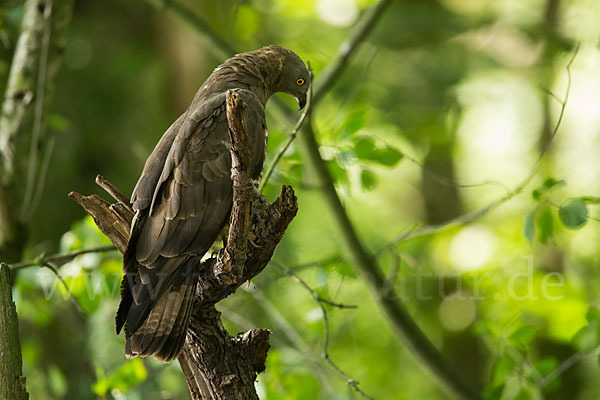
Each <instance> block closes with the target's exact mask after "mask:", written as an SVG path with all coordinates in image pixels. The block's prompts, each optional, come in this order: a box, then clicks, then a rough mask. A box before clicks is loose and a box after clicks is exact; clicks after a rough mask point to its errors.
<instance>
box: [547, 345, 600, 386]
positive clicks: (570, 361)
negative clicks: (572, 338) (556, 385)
mask: <svg viewBox="0 0 600 400" xmlns="http://www.w3.org/2000/svg"><path fill="white" fill-rule="evenodd" d="M598 355H600V351H599V350H596V351H592V352H590V353H587V354H586V353H582V352H579V351H578V352H577V353H575V354H573V355H572V356H570V357H569V358H567V359H566V360H564V361H563V362H562V363H560V365H559V366H558V367H556V368H555V369H554V371H552V372H550V373H549V374H548V375H546V376H544V377H543V378H541V379H540V380H538V382H537V384H538V386H540V387H541V388H545V387H546V386H548V385H549V384H550V382H552V381H553V380H554V379H556V378H557V377H559V376H560V375H562V374H564V373H565V372H566V371H567V370H568V369H569V368H571V367H573V366H574V365H575V364H577V363H578V362H580V361H582V360H585V359H588V358H596V357H598Z"/></svg>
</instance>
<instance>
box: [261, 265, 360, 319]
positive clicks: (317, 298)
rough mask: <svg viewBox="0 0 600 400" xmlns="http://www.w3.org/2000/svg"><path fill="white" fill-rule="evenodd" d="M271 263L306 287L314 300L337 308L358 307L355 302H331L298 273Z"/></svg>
mask: <svg viewBox="0 0 600 400" xmlns="http://www.w3.org/2000/svg"><path fill="white" fill-rule="evenodd" d="M271 264H273V265H274V266H275V267H277V268H278V269H279V270H281V272H283V273H284V274H286V275H287V276H289V277H290V278H292V279H293V280H294V281H295V282H297V283H299V284H300V285H302V286H303V287H304V289H306V290H307V291H308V292H309V293H310V294H311V295H312V297H313V299H314V300H315V301H317V302H319V303H325V304H328V305H330V306H333V307H337V308H358V306H357V305H355V304H342V303H336V302H333V301H331V300H328V299H326V298H324V297H322V296H321V295H320V294H319V293H317V292H315V290H314V289H313V288H311V287H310V286H309V284H308V283H306V282H305V281H304V280H302V278H300V277H299V276H298V275H296V274H295V273H294V272H293V271H292V270H291V269H289V268H286V267H284V266H283V265H281V264H279V263H277V262H274V261H271Z"/></svg>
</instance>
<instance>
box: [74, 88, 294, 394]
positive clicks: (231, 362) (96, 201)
mask: <svg viewBox="0 0 600 400" xmlns="http://www.w3.org/2000/svg"><path fill="white" fill-rule="evenodd" d="M243 109H244V102H243V99H242V98H241V97H240V95H239V94H238V93H236V92H234V91H229V92H228V93H227V117H228V121H229V125H230V132H231V139H232V147H231V157H232V180H233V189H234V190H233V209H232V212H231V220H230V227H229V239H228V241H227V246H226V247H225V248H224V249H222V250H221V251H219V253H218V254H217V255H216V256H214V257H212V258H210V259H208V260H207V261H205V262H203V263H200V262H199V263H198V290H197V292H196V300H195V304H194V313H193V316H192V320H191V323H190V328H189V330H188V334H187V338H186V343H185V346H184V348H183V352H182V353H181V355H180V356H179V363H180V365H181V368H182V369H183V372H184V375H185V377H186V380H187V383H188V387H189V389H190V394H191V396H192V399H194V400H199V399H215V400H222V399H258V396H257V395H256V391H255V389H254V381H255V380H256V374H257V373H260V372H262V371H264V369H265V361H266V357H267V350H268V348H269V333H270V332H269V331H268V330H267V329H253V330H250V331H248V332H245V333H240V334H238V335H237V336H235V337H232V336H230V335H229V334H228V333H227V331H226V330H225V329H224V328H223V324H222V323H221V314H220V313H219V312H218V311H217V310H216V308H215V304H216V303H217V302H219V301H220V300H222V299H224V298H225V297H227V296H229V295H230V294H233V293H234V292H235V291H236V290H237V288H238V287H239V286H240V285H241V284H242V283H244V282H246V281H249V280H251V279H252V278H254V277H255V276H256V275H258V274H259V273H260V272H261V271H262V270H263V269H264V268H265V266H266V265H267V263H268V262H269V260H270V259H271V257H272V255H273V252H274V251H275V247H276V246H277V244H278V243H279V241H280V240H281V238H282V237H283V234H284V232H285V230H286V229H287V226H288V224H289V223H290V222H291V221H292V219H293V218H294V217H295V215H296V212H297V210H298V204H297V200H296V196H295V194H294V191H293V189H292V188H291V187H290V186H284V187H283V188H282V190H281V195H280V196H279V198H278V199H277V200H276V201H275V202H273V203H268V202H267V201H266V199H265V198H264V197H263V196H262V195H261V194H260V192H259V191H258V190H255V188H254V187H253V184H252V182H251V181H250V178H249V177H250V175H249V171H248V165H249V163H248V162H247V160H248V158H247V157H248V152H249V150H248V149H249V143H248V135H247V133H246V130H245V126H244V123H243V118H242V116H243V114H242V113H243ZM96 183H98V185H100V186H101V187H102V188H103V189H105V190H106V191H107V192H108V193H109V194H110V195H111V196H112V197H113V198H114V199H115V200H116V201H117V203H114V204H110V203H108V202H107V201H105V200H103V199H101V198H100V197H98V196H96V195H91V196H83V195H81V194H79V193H76V192H71V193H70V194H69V196H70V197H71V198H72V199H74V200H75V201H76V202H78V203H79V204H80V205H81V206H82V207H83V208H84V209H85V210H86V212H87V213H88V214H90V215H91V216H92V217H93V218H94V221H95V222H96V224H97V225H98V227H99V228H100V230H101V231H102V232H104V234H106V236H108V238H109V239H110V240H111V241H112V242H113V244H114V245H115V246H116V247H117V249H119V251H121V252H122V253H123V252H124V251H125V249H126V248H127V241H128V239H129V228H130V226H131V220H132V218H133V215H134V212H133V209H132V208H131V205H130V204H129V202H128V200H127V198H126V197H125V196H124V195H123V194H122V193H121V192H120V191H119V190H118V189H117V188H115V187H114V186H113V185H111V184H110V183H109V182H108V181H107V180H105V179H104V178H102V177H98V178H97V179H96ZM249 238H252V243H253V245H252V246H248V241H249ZM198 258H200V257H198Z"/></svg>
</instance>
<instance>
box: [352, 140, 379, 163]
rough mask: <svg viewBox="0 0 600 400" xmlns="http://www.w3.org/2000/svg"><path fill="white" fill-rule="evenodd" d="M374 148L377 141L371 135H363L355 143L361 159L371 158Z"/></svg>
mask: <svg viewBox="0 0 600 400" xmlns="http://www.w3.org/2000/svg"><path fill="white" fill-rule="evenodd" d="M374 150H375V142H374V141H373V139H371V138H369V137H366V136H361V137H360V138H358V140H357V141H356V142H355V143H354V153H355V154H356V157H358V158H359V159H361V160H370V159H371V157H372V155H373V151H374Z"/></svg>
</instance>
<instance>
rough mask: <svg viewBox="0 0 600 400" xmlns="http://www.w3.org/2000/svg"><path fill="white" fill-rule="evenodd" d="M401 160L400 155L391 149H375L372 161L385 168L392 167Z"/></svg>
mask: <svg viewBox="0 0 600 400" xmlns="http://www.w3.org/2000/svg"><path fill="white" fill-rule="evenodd" d="M401 159H402V153H400V152H399V151H398V150H396V149H394V148H392V147H384V148H382V149H375V151H374V152H373V156H372V160H373V161H376V162H378V163H379V164H382V165H385V166H387V167H392V166H394V165H396V164H397V163H398V161H400V160H401Z"/></svg>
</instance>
